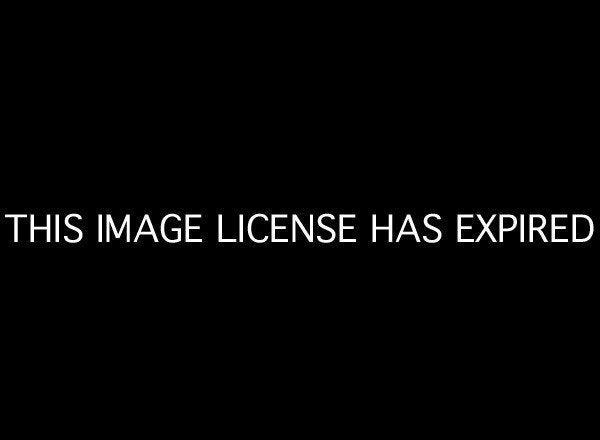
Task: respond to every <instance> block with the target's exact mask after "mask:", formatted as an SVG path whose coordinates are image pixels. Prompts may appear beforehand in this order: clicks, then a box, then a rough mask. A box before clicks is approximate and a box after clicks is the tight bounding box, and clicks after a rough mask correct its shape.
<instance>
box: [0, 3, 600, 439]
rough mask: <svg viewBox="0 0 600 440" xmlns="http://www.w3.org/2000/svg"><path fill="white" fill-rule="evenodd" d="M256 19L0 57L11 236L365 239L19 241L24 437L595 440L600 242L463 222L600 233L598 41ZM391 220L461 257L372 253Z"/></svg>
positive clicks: (6, 299)
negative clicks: (483, 216)
mask: <svg viewBox="0 0 600 440" xmlns="http://www.w3.org/2000/svg"><path fill="white" fill-rule="evenodd" d="M52 12H57V11H52ZM153 12H157V11H153ZM163 12H164V11H163ZM247 12H248V14H247V13H246V12H240V11H239V10H237V9H236V11H233V10H232V11H228V12H227V13H225V14H224V15H223V14H221V15H216V14H215V13H214V12H212V11H211V12H207V11H204V12H195V13H193V14H190V15H188V14H186V13H184V12H183V11H180V12H177V13H175V15H173V16H171V15H170V14H169V15H167V14H166V13H165V15H164V16H163V14H162V12H161V14H159V15H160V18H156V16H155V15H152V17H150V16H147V15H146V13H145V12H144V13H141V12H140V11H137V12H136V13H133V14H127V15H126V14H125V13H124V12H122V13H119V14H114V16H112V15H111V16H110V17H107V18H102V19H100V18H99V17H100V15H97V14H100V12H97V13H96V12H95V13H94V14H92V15H85V19H83V18H82V16H78V18H77V19H75V18H74V19H66V22H65V23H63V22H62V21H57V20H50V19H48V16H46V17H45V16H44V14H43V13H41V14H40V16H36V17H35V19H34V18H33V15H36V14H34V13H33V12H32V11H30V12H28V14H26V15H25V16H23V17H24V19H25V20H24V21H19V23H18V24H16V25H15V26H14V29H10V30H8V31H7V39H6V44H5V52H4V55H3V66H4V67H3V70H4V72H3V73H4V74H5V79H4V80H3V85H4V87H3V96H4V99H3V110H4V111H3V124H2V125H3V133H4V136H3V137H4V142H3V156H4V158H3V160H2V173H1V176H2V177H1V179H2V201H1V202H2V205H1V206H2V213H3V214H4V213H5V212H31V213H42V212H43V213H67V212H79V213H83V214H86V215H87V216H89V215H92V214H94V213H96V212H105V211H107V210H110V211H113V212H124V211H131V212H151V213H153V214H155V215H158V214H160V213H163V212H169V211H175V212H179V213H186V212H190V213H202V214H204V215H205V216H206V217H208V218H210V217H211V216H214V215H215V214H216V213H217V212H222V211H229V212H237V211H239V210H243V211H246V212H252V211H256V212H288V213H292V212H294V213H319V212H325V211H328V212H334V213H335V212H356V213H359V215H361V243H360V244H359V245H348V246H342V245H338V246H331V247H326V248H323V247H321V248H317V247H291V246H285V245H283V246H275V245H273V246H268V247H262V248H252V247H244V248H234V249H232V248H227V249H225V248H218V247H216V246H214V245H210V244H207V245H206V246H199V247H175V248H164V247H158V248H154V247H152V246H138V247H129V248H128V247H126V246H124V247H117V248H115V247H111V248H102V247H98V246H95V245H94V244H93V243H88V244H83V245H81V246H76V247H63V246H54V247H53V246H39V247H35V248H31V247H27V246H23V247H20V246H10V245H9V243H8V242H7V240H4V242H3V245H2V254H3V257H5V258H3V263H2V264H3V270H2V273H3V278H4V282H3V284H4V285H5V286H6V287H5V288H3V289H2V291H3V295H2V301H3V303H4V304H3V307H2V311H3V314H4V315H5V319H3V324H4V327H5V331H4V338H3V339H4V341H5V347H6V348H5V355H6V356H5V358H6V362H5V365H7V366H8V367H9V370H10V373H9V374H8V375H7V376H6V382H7V384H8V385H9V386H10V388H11V389H13V388H14V389H15V393H14V394H11V396H14V397H11V404H10V408H11V412H12V413H13V414H15V415H20V416H23V414H31V410H32V409H34V408H35V409H38V410H40V411H39V412H40V413H41V414H45V415H46V417H47V418H45V419H44V420H47V421H46V422H44V423H49V424H52V425H57V426H63V423H67V424H71V423H73V420H74V419H77V420H78V421H83V422H88V423H86V425H87V426H88V427H89V426H99V427H107V426H109V425H112V422H113V421H123V420H128V421H131V420H133V421H134V425H136V426H138V427H148V426H150V427H152V428H153V429H158V426H157V425H160V426H163V427H165V428H166V429H167V430H168V431H171V430H174V429H176V428H180V427H181V426H183V425H184V424H183V422H184V421H191V422H192V423H193V424H201V426H198V427H200V428H202V427H203V426H204V425H203V423H205V420H207V419H208V420H210V421H212V422H213V423H214V422H216V423H217V424H218V425H219V426H221V427H222V429H225V430H230V429H239V428H242V429H251V428H255V427H256V428H261V429H266V428H269V429H273V428H274V427H275V426H276V425H278V424H279V423H281V422H283V423H282V424H283V426H284V427H285V428H286V429H287V430H286V431H282V432H288V431H290V430H291V431H295V430H298V429H306V430H308V432H314V431H313V430H312V429H313V428H312V427H313V426H315V422H317V423H318V422H323V421H328V422H330V423H329V426H330V428H329V429H331V430H332V431H331V432H337V430H340V429H344V428H350V429H357V430H358V429H359V428H363V429H365V430H366V431H365V432H372V431H373V430H375V429H383V428H384V427H386V426H387V425H388V424H389V423H391V424H392V426H395V427H396V428H399V427H400V428H401V427H403V426H407V427H408V425H404V424H403V423H405V422H401V421H402V420H407V419H408V420H410V421H412V422H413V423H416V424H418V425H420V426H421V427H422V428H423V429H426V430H431V429H440V428H441V429H455V428H460V429H465V428H467V427H469V428H471V429H473V428H474V427H475V425H477V424H478V423H481V422H483V425H484V426H485V427H486V428H487V429H488V430H490V429H491V430H497V429H507V430H509V432H512V431H510V430H511V429H512V428H511V427H512V426H514V423H515V422H522V421H525V420H528V421H532V420H533V421H534V423H532V424H531V426H532V428H533V429H540V427H548V426H551V427H553V428H556V429H557V428H558V426H557V425H559V424H560V425H561V426H563V427H566V428H568V429H573V424H572V423H573V419H572V418H571V416H572V415H573V414H576V415H577V417H578V418H579V420H580V421H581V420H583V419H584V418H585V417H586V414H588V411H589V409H586V408H587V405H586V403H585V402H586V396H589V395H590V394H591V393H592V390H593V389H595V388H594V385H593V381H592V375H591V372H592V371H593V369H594V366H595V365H596V364H595V363H594V362H592V359H593V356H592V355H593V348H594V347H593V341H594V339H595V338H596V336H597V327H598V326H597V322H596V320H595V314H596V310H597V304H596V301H595V299H594V297H593V295H594V293H595V290H597V289H596V287H595V284H594V283H593V281H595V279H594V269H595V266H596V262H597V253H596V247H597V238H595V239H594V242H593V243H590V244H587V245H560V244H559V245H552V246H544V245H541V246H522V245H521V246H518V245H515V244H508V245H506V246H486V245H482V246H460V245H458V244H456V243H455V242H454V241H455V240H454V238H455V236H454V225H453V218H454V216H455V215H456V214H457V213H460V212H477V213H487V214H490V213H512V214H518V213H530V212H531V213H545V214H549V213H585V214H588V215H592V216H593V217H594V218H595V220H596V221H597V212H598V211H597V208H596V207H595V205H596V203H595V200H596V199H595V195H594V193H593V188H594V187H595V186H596V184H595V180H596V179H595V178H594V177H595V174H594V161H593V159H592V154H593V152H592V147H593V146H594V145H596V144H597V135H596V133H595V130H594V128H595V121H596V118H597V108H596V107H595V102H596V101H597V85H596V84H595V82H594V81H593V78H595V77H597V69H596V68H595V66H594V65H593V54H594V52H593V49H594V47H593V46H592V44H591V43H592V40H591V39H589V38H590V36H589V35H588V33H591V32H592V29H591V28H589V27H588V26H587V25H586V24H585V23H584V22H583V21H582V19H581V18H580V17H575V18H569V17H567V16H566V15H565V16H563V17H561V19H560V20H559V21H556V19H553V20H550V19H549V18H543V17H542V16H541V15H540V14H539V13H536V14H532V15H527V17H526V18H524V17H525V13H524V11H521V13H520V14H516V15H514V16H513V15H510V14H509V16H506V15H504V14H500V11H496V12H494V13H487V12H483V11H481V13H480V15H477V13H476V12H475V11H469V14H466V11H445V12H441V11H427V12H425V13H420V14H416V13H414V12H412V11H404V12H397V11H395V12H393V13H392V12H385V11H380V12H376V13H374V14H371V13H369V14H367V13H366V11H353V12H354V14H351V15H347V14H346V13H344V14H338V13H332V14H328V15H327V17H326V18H325V14H324V11H321V13H319V14H308V16H307V15H306V14H303V13H301V11H295V12H293V13H284V12H283V11H281V12H280V13H276V12H275V11H272V10H270V11H269V13H268V14H267V13H266V12H265V11H262V12H261V11H255V10H253V11H247ZM305 12H306V11H305ZM338 12H339V11H338ZM446 12H448V13H449V12H453V13H454V15H446ZM538 12H539V11H538ZM69 13H70V14H73V13H74V12H73V11H70V12H69ZM250 13H253V14H251V15H249V14H250ZM75 14H76V13H75ZM278 14H280V15H278ZM470 14H474V15H470ZM184 16H185V18H184ZM69 17H70V15H69ZM102 17H104V15H102ZM257 17H259V18H260V19H259V18H257ZM517 17H518V18H517ZM63 18H65V16H64V15H63ZM375 212H376V213H380V214H387V213H395V214H405V213H413V214H423V213H428V212H438V213H440V214H441V215H443V217H444V219H445V220H446V221H447V225H448V227H447V228H445V229H444V233H445V238H444V241H443V243H441V244H440V245H438V246H420V247H417V246H413V245H411V244H410V243H407V244H406V245H401V246H394V247H377V248H376V247H374V246H371V245H369V244H368V238H369V234H368V229H367V228H366V225H368V223H364V221H365V220H368V218H369V215H370V214H371V213H375ZM363 229H366V232H365V231H363ZM3 233H5V231H3ZM4 237H6V235H4ZM54 411H56V412H58V413H61V414H63V416H62V417H54V416H52V414H53V412H54ZM36 413H38V412H36ZM40 417H41V416H40ZM173 417H174V418H173ZM40 420H41V419H40ZM92 423H93V424H92ZM578 425H579V423H578ZM48 426H50V425H48ZM133 429H139V428H135V427H134V428H133Z"/></svg>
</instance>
